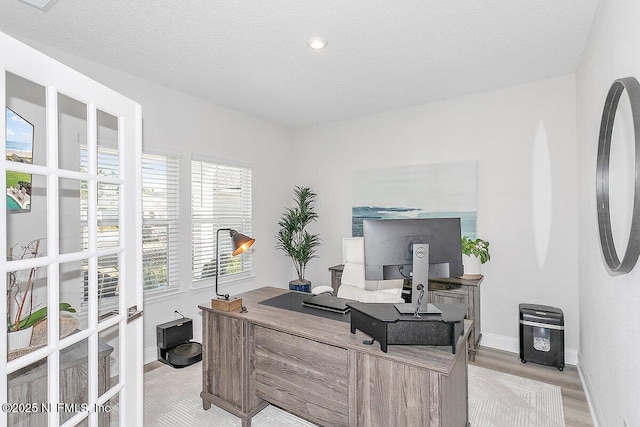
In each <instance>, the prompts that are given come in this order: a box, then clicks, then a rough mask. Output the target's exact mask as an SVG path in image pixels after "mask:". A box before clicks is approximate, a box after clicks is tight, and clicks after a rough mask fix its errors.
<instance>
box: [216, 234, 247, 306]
mask: <svg viewBox="0 0 640 427" xmlns="http://www.w3.org/2000/svg"><path fill="white" fill-rule="evenodd" d="M221 231H228V232H229V236H231V249H232V252H231V255H233V256H236V255H240V254H242V253H244V252H246V251H247V249H249V247H250V246H251V245H253V243H254V242H255V241H256V239H253V238H251V237H247V236H245V235H244V234H240V233H238V232H237V231H236V230H232V229H231V228H220V229H218V231H216V296H217V298H215V299H212V300H211V308H214V309H216V310H223V311H240V310H241V309H242V298H234V299H229V294H220V293H218V276H219V274H220V232H221Z"/></svg>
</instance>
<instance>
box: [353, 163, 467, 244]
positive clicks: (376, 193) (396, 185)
mask: <svg viewBox="0 0 640 427" xmlns="http://www.w3.org/2000/svg"><path fill="white" fill-rule="evenodd" d="M477 169H478V167H477V162H476V161H466V162H455V163H434V164H428V165H417V166H402V167H393V168H380V169H364V170H356V171H354V174H353V192H352V194H353V207H352V216H351V218H352V221H351V226H352V235H353V237H360V236H362V221H363V220H365V219H392V218H397V219H406V218H460V222H461V226H462V235H463V236H467V237H470V238H472V239H475V238H476V223H477V211H478V194H477V193H478V183H477Z"/></svg>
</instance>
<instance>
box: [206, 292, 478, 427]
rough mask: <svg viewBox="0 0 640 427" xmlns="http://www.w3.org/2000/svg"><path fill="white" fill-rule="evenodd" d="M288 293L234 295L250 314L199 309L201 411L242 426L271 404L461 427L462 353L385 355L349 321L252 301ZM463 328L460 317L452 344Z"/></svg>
mask: <svg viewBox="0 0 640 427" xmlns="http://www.w3.org/2000/svg"><path fill="white" fill-rule="evenodd" d="M286 292H290V291H288V290H285V289H278V288H270V287H267V288H261V289H257V290H255V291H251V292H247V293H245V294H242V295H239V296H240V297H242V299H243V304H244V305H245V306H246V307H247V309H248V312H247V313H237V312H222V311H217V310H213V309H211V308H210V304H206V305H201V306H200V309H201V310H202V314H203V316H202V322H203V337H202V339H203V359H202V361H203V363H202V393H200V396H201V398H202V402H203V407H204V408H205V409H209V408H210V407H211V404H212V403H213V404H215V405H217V406H219V407H220V408H222V409H225V410H227V411H229V412H231V413H233V414H235V415H237V416H239V417H241V418H242V425H243V426H250V425H251V417H252V416H253V415H255V414H256V413H258V412H259V411H260V410H262V409H263V408H264V407H265V406H267V404H268V402H270V403H273V404H275V405H277V406H279V407H281V408H283V409H285V410H287V411H289V412H291V413H293V414H296V415H297V416H299V417H301V418H305V419H307V420H309V421H311V422H314V423H317V424H320V425H327V426H390V425H406V426H446V427H462V426H466V425H468V423H467V420H468V392H467V358H466V355H465V353H464V352H458V353H457V354H451V347H431V346H399V345H395V346H389V348H388V352H387V353H383V352H382V351H380V347H379V346H370V345H365V344H363V343H362V341H363V340H365V339H368V338H369V337H368V336H366V335H365V334H363V333H362V332H360V331H358V332H357V333H356V334H351V332H350V324H349V323H348V322H340V321H336V320H330V319H325V318H322V317H318V316H313V315H309V314H305V313H298V312H294V311H289V310H284V309H279V308H275V307H270V306H267V305H261V304H258V303H259V302H260V301H263V300H266V299H269V298H272V297H275V296H278V295H281V294H284V293H286ZM470 331H471V322H470V321H468V320H465V327H464V333H463V335H462V336H461V337H460V339H459V340H458V343H457V345H458V346H461V345H463V346H466V345H467V344H466V341H467V338H468V336H469V333H470ZM463 348H464V347H463Z"/></svg>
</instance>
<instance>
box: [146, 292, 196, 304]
mask: <svg viewBox="0 0 640 427" xmlns="http://www.w3.org/2000/svg"><path fill="white" fill-rule="evenodd" d="M185 292H186V290H184V289H170V290H167V291H161V292H154V293H149V294H145V295H144V302H145V303H146V302H153V301H162V300H165V299H170V298H173V297H175V296H176V295H180V294H184V293H185Z"/></svg>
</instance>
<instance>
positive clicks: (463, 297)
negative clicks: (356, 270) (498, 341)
mask: <svg viewBox="0 0 640 427" xmlns="http://www.w3.org/2000/svg"><path fill="white" fill-rule="evenodd" d="M343 269H344V265H342V264H340V265H334V266H333V267H329V271H330V272H331V287H332V288H333V294H334V295H337V294H338V288H339V287H340V281H341V280H342V271H343ZM483 279H484V277H480V278H479V279H464V278H461V277H456V278H443V279H429V294H428V301H429V302H432V303H462V304H467V305H468V306H469V310H468V311H467V316H466V317H467V319H470V320H473V325H472V326H471V335H470V336H469V360H470V361H472V362H473V361H474V360H475V359H476V351H478V347H479V346H480V339H481V338H482V332H481V331H482V329H481V324H480V284H481V283H482V280H483ZM410 289H411V284H410V283H409V290H410Z"/></svg>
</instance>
